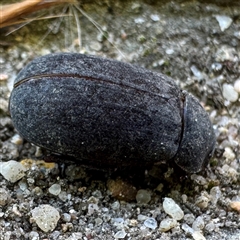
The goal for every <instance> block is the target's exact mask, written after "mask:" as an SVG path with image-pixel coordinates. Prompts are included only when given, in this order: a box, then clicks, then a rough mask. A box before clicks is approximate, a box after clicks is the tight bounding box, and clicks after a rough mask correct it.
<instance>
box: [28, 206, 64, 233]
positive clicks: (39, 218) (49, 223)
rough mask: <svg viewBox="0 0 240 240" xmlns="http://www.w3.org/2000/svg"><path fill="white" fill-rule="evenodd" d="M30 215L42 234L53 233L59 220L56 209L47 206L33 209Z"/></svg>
mask: <svg viewBox="0 0 240 240" xmlns="http://www.w3.org/2000/svg"><path fill="white" fill-rule="evenodd" d="M31 213H32V219H33V220H34V221H35V222H36V224H37V225H38V227H39V228H40V229H42V230H43V231H44V232H49V231H53V230H54V229H55V227H56V226H57V223H58V220H59V219H60V215H59V212H58V211H57V209H55V208H54V207H52V206H50V205H48V204H43V205H40V206H39V207H36V208H34V209H33V210H32V211H31Z"/></svg>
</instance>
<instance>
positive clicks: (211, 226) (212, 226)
mask: <svg viewBox="0 0 240 240" xmlns="http://www.w3.org/2000/svg"><path fill="white" fill-rule="evenodd" d="M204 229H205V230H206V231H208V232H209V233H211V232H213V231H214V230H215V229H216V226H215V224H214V223H213V222H209V223H208V224H207V225H206V226H205V228H204Z"/></svg>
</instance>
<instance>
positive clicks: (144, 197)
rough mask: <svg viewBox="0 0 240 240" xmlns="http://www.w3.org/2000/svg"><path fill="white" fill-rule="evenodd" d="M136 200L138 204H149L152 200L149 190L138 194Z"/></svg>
mask: <svg viewBox="0 0 240 240" xmlns="http://www.w3.org/2000/svg"><path fill="white" fill-rule="evenodd" d="M136 200H137V203H138V204H147V203H149V202H150V200H151V194H150V192H149V191H147V190H144V189H140V190H138V192H137V195H136Z"/></svg>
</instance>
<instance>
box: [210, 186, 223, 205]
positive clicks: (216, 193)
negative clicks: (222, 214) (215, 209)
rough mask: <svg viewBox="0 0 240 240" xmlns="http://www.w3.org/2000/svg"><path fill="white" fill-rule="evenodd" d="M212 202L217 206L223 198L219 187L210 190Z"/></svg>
mask: <svg viewBox="0 0 240 240" xmlns="http://www.w3.org/2000/svg"><path fill="white" fill-rule="evenodd" d="M210 196H211V201H212V203H213V204H214V205H216V204H217V202H218V200H219V198H220V197H221V196H222V192H221V190H220V188H219V187H213V188H211V190H210Z"/></svg>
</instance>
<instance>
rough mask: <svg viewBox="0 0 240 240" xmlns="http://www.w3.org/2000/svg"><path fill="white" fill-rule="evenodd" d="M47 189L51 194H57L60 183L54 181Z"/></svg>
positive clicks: (59, 190)
mask: <svg viewBox="0 0 240 240" xmlns="http://www.w3.org/2000/svg"><path fill="white" fill-rule="evenodd" d="M48 191H49V193H51V194H52V195H54V196H57V195H58V194H59V193H60V192H61V185H60V184H57V183H55V184H53V185H52V186H51V187H50V188H49V189H48Z"/></svg>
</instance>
